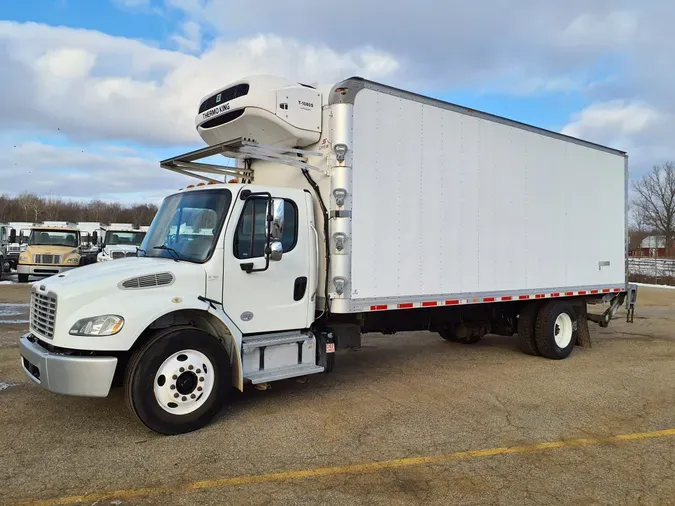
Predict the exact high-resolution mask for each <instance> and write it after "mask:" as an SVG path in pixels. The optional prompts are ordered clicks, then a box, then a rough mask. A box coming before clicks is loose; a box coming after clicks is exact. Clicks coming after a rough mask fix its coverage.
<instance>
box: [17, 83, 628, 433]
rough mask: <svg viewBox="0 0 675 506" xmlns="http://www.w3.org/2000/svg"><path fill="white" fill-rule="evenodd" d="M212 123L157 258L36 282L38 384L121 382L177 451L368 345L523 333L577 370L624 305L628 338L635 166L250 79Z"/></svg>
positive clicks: (230, 92)
mask: <svg viewBox="0 0 675 506" xmlns="http://www.w3.org/2000/svg"><path fill="white" fill-rule="evenodd" d="M196 126H197V130H198V132H199V134H200V135H201V136H202V138H203V139H204V140H205V141H206V143H207V144H208V145H209V146H208V147H206V148H204V149H200V150H197V151H194V152H191V153H186V154H183V155H180V156H177V157H174V158H171V159H168V160H164V161H163V162H161V166H162V167H163V168H165V169H168V170H171V171H174V172H178V173H181V174H188V175H191V176H194V177H195V178H197V179H199V180H201V182H200V183H199V184H197V185H192V184H191V185H189V186H187V187H186V188H184V189H181V190H180V191H177V192H176V193H175V194H173V195H170V196H168V197H167V198H166V199H165V200H164V202H163V203H162V205H161V207H160V209H159V211H158V213H157V215H156V216H155V219H154V221H153V223H152V225H151V227H150V230H149V232H148V234H147V236H146V237H145V240H144V242H143V244H142V245H141V251H140V252H139V256H140V258H125V259H123V260H119V261H118V262H112V263H103V264H97V265H90V266H86V267H83V268H81V269H77V270H75V271H69V272H66V273H63V274H60V275H59V276H54V277H52V278H49V279H47V280H45V281H44V282H41V283H36V284H35V285H34V287H33V290H32V294H31V297H32V310H31V318H30V329H29V332H28V333H27V334H26V335H25V336H23V337H22V338H21V341H20V353H21V360H22V363H23V367H24V370H25V372H26V374H27V375H28V377H29V378H31V379H32V380H33V381H35V383H37V384H39V385H41V386H42V387H43V388H46V389H48V390H50V391H52V392H56V393H60V394H69V395H79V396H107V395H108V393H109V391H110V389H111V386H113V385H117V384H120V385H124V389H125V395H126V399H127V402H128V405H129V407H130V408H131V410H132V412H133V413H135V414H136V416H138V418H139V419H140V420H141V421H142V422H143V423H144V424H145V425H147V426H148V427H150V428H151V429H152V430H154V431H157V432H160V433H163V434H176V433H183V432H187V431H191V430H195V429H198V428H200V427H202V426H204V425H205V424H206V423H208V421H209V420H210V419H211V418H212V417H213V415H214V414H215V413H216V412H218V410H219V409H220V408H221V407H222V406H223V404H224V402H225V401H226V399H227V397H228V395H229V393H230V392H231V390H232V388H235V389H238V390H242V389H243V388H244V385H245V384H262V383H269V382H272V381H276V380H282V379H285V378H292V377H296V376H304V375H309V374H315V373H321V372H328V371H330V370H331V369H332V368H333V364H334V360H335V351H336V350H340V349H345V348H355V347H358V346H360V342H361V335H362V334H363V333H368V332H378V333H385V334H393V333H395V332H400V331H422V330H425V331H432V332H437V333H438V334H439V335H440V336H441V337H442V338H444V339H446V340H448V341H454V342H459V343H474V342H476V341H478V340H479V339H481V337H482V336H484V335H485V334H488V333H490V334H498V335H504V336H511V335H514V334H517V335H518V341H519V342H520V346H521V347H522V349H523V351H524V352H526V353H528V354H531V355H539V356H543V357H546V358H548V359H564V358H566V357H568V356H569V355H570V353H572V350H573V348H574V347H575V345H585V344H587V343H589V330H588V321H593V322H596V323H598V324H600V325H602V326H606V325H607V324H608V323H609V321H610V319H611V318H612V317H613V316H614V315H615V314H616V312H617V311H618V309H619V308H620V307H621V306H622V304H624V302H625V303H626V306H627V309H628V319H629V320H630V321H632V313H633V311H634V307H635V303H636V295H637V291H636V288H635V286H633V285H629V284H628V283H627V275H626V258H627V255H626V251H627V247H626V246H627V241H626V235H627V234H626V230H627V229H626V224H627V220H626V210H627V201H626V195H627V192H626V188H627V156H626V153H624V152H622V151H618V150H615V149H611V148H607V147H604V146H599V145H596V144H592V143H590V142H586V141H583V140H579V139H575V138H571V137H567V136H564V135H561V134H559V133H555V132H550V131H547V130H543V129H540V128H536V127H533V126H530V125H525V124H522V123H518V122H515V121H511V120H508V119H505V118H502V117H497V116H493V115H490V114H486V113H483V112H479V111H475V110H472V109H467V108H464V107H461V106H458V105H454V104H450V103H446V102H442V101H439V100H435V99H432V98H428V97H424V96H420V95H417V94H414V93H411V92H408V91H403V90H399V89H395V88H392V87H389V86H385V85H382V84H378V83H374V82H371V81H367V80H363V79H360V78H351V79H348V80H346V81H344V82H340V83H338V84H336V85H334V86H332V87H331V86H329V87H325V88H319V87H313V86H307V85H303V84H298V83H293V82H288V81H285V80H283V79H277V78H272V77H252V78H249V79H243V80H241V81H238V82H236V83H233V84H231V85H229V86H226V87H224V88H222V89H220V90H217V91H216V92H214V93H212V94H210V95H209V96H207V97H205V98H204V99H203V100H202V101H201V103H200V106H199V111H198V114H197V118H196ZM214 155H223V156H225V157H226V158H230V159H235V160H236V161H237V165H236V167H231V166H224V165H219V164H216V163H211V162H210V163H204V162H202V161H200V160H203V159H204V158H209V157H212V156H214ZM227 179H229V181H228V183H225V182H224V181H225V180H227ZM598 216H602V217H603V218H602V226H589V220H592V219H595V218H596V217H598ZM92 280H93V281H95V282H94V283H92ZM589 305H598V306H600V308H601V310H600V311H599V313H598V314H588V313H587V307H588V306H589ZM451 352H452V348H448V353H451ZM448 374H454V371H450V370H449V371H448ZM401 380H404V378H401ZM552 388H554V387H552Z"/></svg>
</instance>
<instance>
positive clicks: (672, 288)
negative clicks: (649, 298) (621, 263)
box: [632, 283, 675, 290]
mask: <svg viewBox="0 0 675 506" xmlns="http://www.w3.org/2000/svg"><path fill="white" fill-rule="evenodd" d="M632 284H634V285H637V286H645V287H647V288H665V289H667V290H675V286H670V285H650V284H647V283H632Z"/></svg>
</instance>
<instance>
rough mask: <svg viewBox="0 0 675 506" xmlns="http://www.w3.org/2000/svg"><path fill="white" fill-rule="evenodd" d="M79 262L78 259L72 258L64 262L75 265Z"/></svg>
mask: <svg viewBox="0 0 675 506" xmlns="http://www.w3.org/2000/svg"><path fill="white" fill-rule="evenodd" d="M79 262H80V258H79V257H72V258H69V259H68V260H66V263H67V264H77V263H79Z"/></svg>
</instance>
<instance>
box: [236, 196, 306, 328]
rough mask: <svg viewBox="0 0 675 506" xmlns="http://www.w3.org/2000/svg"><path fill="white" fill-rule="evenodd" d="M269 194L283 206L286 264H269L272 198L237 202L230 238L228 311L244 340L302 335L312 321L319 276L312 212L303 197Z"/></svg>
mask: <svg viewBox="0 0 675 506" xmlns="http://www.w3.org/2000/svg"><path fill="white" fill-rule="evenodd" d="M270 192H271V195H272V197H273V198H275V199H283V202H284V228H283V234H282V238H281V244H282V246H283V255H282V257H281V260H279V261H273V260H270V261H269V263H267V262H266V256H265V249H266V245H267V236H266V209H267V205H268V197H267V196H263V195H259V196H250V197H248V198H247V199H246V200H241V199H240V198H237V199H236V200H235V204H234V209H233V214H232V217H231V218H230V220H229V221H228V228H227V232H226V236H225V243H224V248H225V251H224V252H223V253H224V254H223V258H224V269H223V308H224V310H225V312H226V313H227V314H228V316H229V317H230V318H231V319H232V321H233V322H234V323H235V324H236V325H238V326H239V328H240V330H241V331H242V332H243V333H244V334H249V333H257V332H270V331H282V330H295V329H303V328H307V327H308V326H309V325H310V323H311V321H312V319H313V312H314V309H313V308H314V304H315V296H314V295H315V294H314V291H315V289H314V288H313V286H312V285H313V284H314V282H315V278H316V274H314V275H311V272H310V270H311V268H312V267H314V268H315V266H316V260H315V258H314V257H315V256H316V253H315V239H314V238H313V236H312V235H311V228H310V227H309V221H310V220H309V218H310V215H309V212H311V209H308V207H307V205H306V198H305V194H304V193H303V192H302V191H299V190H292V189H279V188H275V189H272V190H270ZM247 270H251V272H247ZM310 305H311V308H310Z"/></svg>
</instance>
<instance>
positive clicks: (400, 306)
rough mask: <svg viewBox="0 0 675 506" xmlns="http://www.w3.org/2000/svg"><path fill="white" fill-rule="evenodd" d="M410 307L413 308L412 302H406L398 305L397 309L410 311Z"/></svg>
mask: <svg viewBox="0 0 675 506" xmlns="http://www.w3.org/2000/svg"><path fill="white" fill-rule="evenodd" d="M411 307H413V304H412V302H406V303H405V304H399V305H398V308H399V309H410V308H411Z"/></svg>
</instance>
